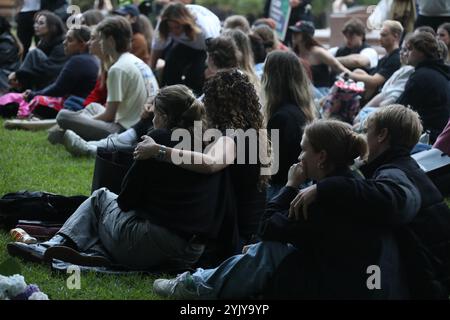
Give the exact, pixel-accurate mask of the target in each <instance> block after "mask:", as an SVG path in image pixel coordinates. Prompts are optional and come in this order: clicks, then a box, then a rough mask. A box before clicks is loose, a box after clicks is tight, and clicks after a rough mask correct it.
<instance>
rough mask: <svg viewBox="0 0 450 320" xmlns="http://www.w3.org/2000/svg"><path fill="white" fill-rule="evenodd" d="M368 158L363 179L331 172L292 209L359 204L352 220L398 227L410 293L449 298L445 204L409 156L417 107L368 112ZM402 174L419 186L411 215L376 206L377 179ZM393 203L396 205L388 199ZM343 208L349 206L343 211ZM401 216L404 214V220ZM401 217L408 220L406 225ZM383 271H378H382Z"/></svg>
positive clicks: (417, 129)
mask: <svg viewBox="0 0 450 320" xmlns="http://www.w3.org/2000/svg"><path fill="white" fill-rule="evenodd" d="M367 128H368V129H367V141H368V145H369V158H368V163H367V165H365V166H363V167H362V168H361V171H362V172H363V173H364V175H365V176H366V177H367V178H368V180H356V179H348V178H341V177H330V178H328V179H324V180H323V181H320V182H319V183H318V184H317V185H314V186H311V187H310V188H308V190H305V191H301V192H300V195H299V196H298V197H297V199H296V200H294V201H295V202H296V205H295V207H296V209H300V208H303V210H304V211H305V210H307V208H308V206H309V205H310V204H311V205H312V203H313V202H314V201H318V202H326V203H328V204H329V205H333V204H334V205H339V206H343V209H344V210H341V211H340V215H341V216H342V215H344V214H345V215H348V214H350V211H349V209H350V208H352V207H354V206H357V207H359V208H360V210H359V212H358V215H356V216H352V218H353V219H354V221H355V222H356V221H365V222H366V223H368V224H372V225H373V226H374V228H376V227H377V226H386V225H393V226H397V229H396V238H397V240H398V242H399V250H400V253H401V256H402V260H403V262H404V266H406V274H407V277H408V285H409V291H410V294H411V298H416V299H417V298H418V299H435V298H440V299H448V296H449V293H450V209H449V208H448V206H447V205H446V203H445V202H444V199H443V197H442V195H441V193H440V192H439V190H437V188H436V186H435V185H434V184H433V183H432V182H431V180H430V179H429V178H428V177H427V176H426V174H425V173H424V172H423V171H422V170H421V169H420V168H419V166H418V164H417V163H416V162H415V161H414V160H413V159H412V158H411V157H410V151H411V149H412V148H413V147H414V145H416V143H417V141H418V140H419V137H420V134H421V133H422V125H421V123H420V119H419V116H418V114H417V113H416V112H414V111H412V110H410V109H407V108H405V107H403V106H401V105H391V106H387V107H384V108H382V109H380V110H379V111H377V112H375V113H373V114H372V115H370V117H369V119H368V122H367ZM399 175H402V176H403V177H404V179H406V180H405V181H408V180H409V181H410V182H409V183H412V184H414V185H415V188H417V190H418V198H417V199H415V200H414V201H415V202H418V203H419V210H418V211H417V212H416V213H415V214H413V215H412V216H408V217H402V216H400V215H396V214H394V215H392V214H390V213H388V212H387V211H386V210H383V208H382V207H381V206H380V204H381V203H382V201H381V200H382V199H383V198H385V196H386V195H385V192H384V191H383V190H382V189H380V188H377V187H376V184H377V183H378V182H383V181H388V180H389V179H392V178H393V177H395V176H399ZM392 206H393V207H397V208H399V209H400V208H401V206H400V207H399V206H398V204H395V203H393V204H392ZM345 208H348V209H347V210H345ZM405 218H407V219H406V220H405ZM404 222H407V223H408V224H407V225H406V226H405V225H404ZM381 272H383V271H381Z"/></svg>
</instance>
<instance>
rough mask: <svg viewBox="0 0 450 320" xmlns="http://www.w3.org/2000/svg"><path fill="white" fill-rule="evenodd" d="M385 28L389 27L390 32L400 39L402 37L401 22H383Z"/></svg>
mask: <svg viewBox="0 0 450 320" xmlns="http://www.w3.org/2000/svg"><path fill="white" fill-rule="evenodd" d="M383 27H387V28H388V29H389V31H390V32H391V33H392V34H394V35H395V36H397V37H398V38H399V39H400V38H401V37H402V34H403V26H402V24H401V23H400V22H398V21H395V20H386V21H384V22H383Z"/></svg>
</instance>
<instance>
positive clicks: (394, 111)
mask: <svg viewBox="0 0 450 320" xmlns="http://www.w3.org/2000/svg"><path fill="white" fill-rule="evenodd" d="M367 125H368V126H370V125H374V127H375V131H376V132H380V131H381V130H382V129H387V130H388V135H389V142H390V145H391V146H401V147H405V148H408V149H409V150H411V149H412V148H413V147H414V146H415V145H416V144H417V142H419V138H420V135H421V134H422V131H423V127H422V123H421V121H420V116H419V114H418V113H417V112H415V111H413V110H412V109H410V108H407V107H405V106H403V105H401V104H392V105H389V106H386V107H383V108H380V109H379V110H377V111H376V112H374V113H372V114H371V115H370V116H369V118H368V119H367Z"/></svg>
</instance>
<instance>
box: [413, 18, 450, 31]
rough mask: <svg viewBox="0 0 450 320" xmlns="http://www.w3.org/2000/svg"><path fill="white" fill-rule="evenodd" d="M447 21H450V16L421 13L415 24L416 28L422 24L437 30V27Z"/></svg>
mask: <svg viewBox="0 0 450 320" xmlns="http://www.w3.org/2000/svg"><path fill="white" fill-rule="evenodd" d="M446 22H450V17H426V16H421V15H420V14H419V15H418V16H417V19H416V22H415V24H414V29H417V28H418V27H421V26H430V27H432V28H433V29H434V31H437V28H439V26H440V25H441V24H443V23H446Z"/></svg>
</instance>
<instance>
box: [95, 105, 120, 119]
mask: <svg viewBox="0 0 450 320" xmlns="http://www.w3.org/2000/svg"><path fill="white" fill-rule="evenodd" d="M119 103H120V102H108V103H106V106H105V111H103V113H100V114H98V115H96V116H95V117H94V119H95V120H102V121H105V122H114V120H115V119H116V113H117V109H118V108H119Z"/></svg>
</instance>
